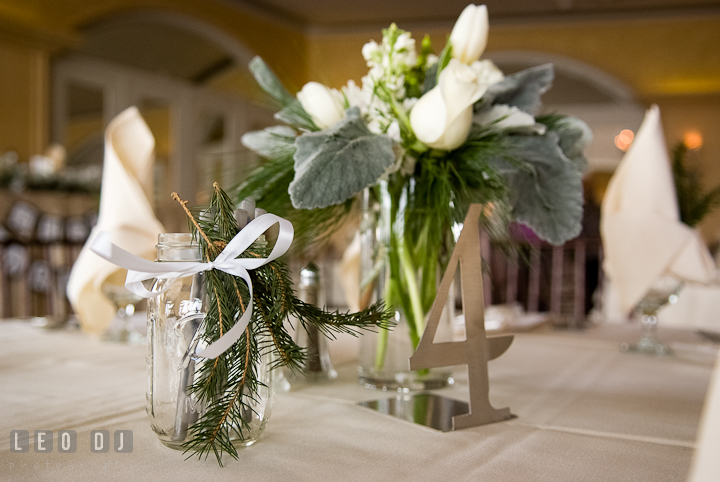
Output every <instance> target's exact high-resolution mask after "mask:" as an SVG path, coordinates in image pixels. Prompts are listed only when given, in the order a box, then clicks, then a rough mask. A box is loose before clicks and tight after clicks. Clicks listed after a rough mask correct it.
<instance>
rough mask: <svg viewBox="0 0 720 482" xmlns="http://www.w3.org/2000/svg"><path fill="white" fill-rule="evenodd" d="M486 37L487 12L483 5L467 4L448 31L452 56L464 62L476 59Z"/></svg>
mask: <svg viewBox="0 0 720 482" xmlns="http://www.w3.org/2000/svg"><path fill="white" fill-rule="evenodd" d="M487 38H488V12H487V7H486V6H485V5H480V6H479V7H478V6H476V5H472V4H471V5H468V6H467V7H465V10H463V11H462V13H461V14H460V16H459V17H458V19H457V22H455V26H454V27H453V29H452V33H450V43H451V44H452V56H453V58H456V59H458V60H459V61H460V62H462V63H464V64H471V63H473V62H474V61H476V60H478V59H479V58H480V56H481V55H482V53H483V52H484V51H485V46H486V45H487Z"/></svg>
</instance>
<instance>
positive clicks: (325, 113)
mask: <svg viewBox="0 0 720 482" xmlns="http://www.w3.org/2000/svg"><path fill="white" fill-rule="evenodd" d="M297 98H298V100H299V101H300V104H302V106H303V109H305V112H307V113H308V114H310V117H312V120H313V121H314V122H315V125H316V126H318V127H319V128H320V129H327V128H328V127H330V126H332V125H335V124H336V123H337V122H339V121H341V120H342V119H343V118H344V117H345V101H344V99H343V95H342V94H341V93H340V92H338V91H337V90H335V89H330V88H329V87H326V86H324V85H322V84H320V83H318V82H308V83H307V84H305V85H304V86H303V88H302V89H301V90H300V92H298V93H297Z"/></svg>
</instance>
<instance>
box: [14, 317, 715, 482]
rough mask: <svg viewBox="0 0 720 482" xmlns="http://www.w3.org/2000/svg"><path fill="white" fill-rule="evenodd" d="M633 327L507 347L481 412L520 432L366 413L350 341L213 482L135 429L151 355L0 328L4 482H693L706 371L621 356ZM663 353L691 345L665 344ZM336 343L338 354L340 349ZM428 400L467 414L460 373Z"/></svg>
mask: <svg viewBox="0 0 720 482" xmlns="http://www.w3.org/2000/svg"><path fill="white" fill-rule="evenodd" d="M634 336H636V333H635V328H634V327H632V326H622V325H612V326H603V327H600V328H590V329H588V330H586V331H584V332H582V333H579V332H574V333H572V332H556V331H548V332H538V333H533V332H531V333H521V334H519V335H516V339H515V341H514V342H513V345H512V346H511V347H510V349H509V350H508V351H507V353H505V354H504V355H503V356H501V357H499V358H498V359H496V360H493V361H492V362H491V363H490V364H489V376H490V400H491V402H492V403H493V405H494V406H496V407H505V406H509V407H510V408H511V410H512V412H513V413H514V414H515V415H517V416H518V418H515V419H512V420H509V421H506V422H501V423H494V424H490V425H485V426H481V427H474V428H471V429H467V430H461V431H457V432H451V433H441V432H438V431H435V430H432V429H429V428H426V427H423V426H420V425H415V424H412V423H409V422H405V421H402V420H398V419H395V418H392V417H388V416H386V415H382V414H379V413H377V412H374V411H371V410H368V409H366V408H362V407H359V406H357V405H356V402H358V401H362V400H377V399H381V398H388V397H391V396H393V394H392V393H389V392H381V391H372V390H366V389H365V388H363V387H361V386H360V385H358V383H357V372H356V369H355V368H356V366H355V363H354V360H348V359H346V362H345V363H339V362H340V361H341V360H339V359H338V358H337V357H335V354H336V351H335V349H336V348H337V353H340V354H342V355H346V354H347V353H348V352H349V351H351V350H350V349H349V347H351V346H352V343H353V342H356V340H355V339H354V338H352V337H350V336H348V337H343V338H342V339H341V340H339V341H338V342H332V343H331V344H330V351H331V356H333V357H334V358H333V362H334V364H335V366H336V367H337V368H338V372H339V377H338V379H337V380H336V381H335V382H334V383H330V384H302V383H300V382H297V381H293V387H292V390H291V391H290V392H288V393H280V394H278V395H277V399H276V404H275V407H274V408H273V414H272V417H271V419H270V421H269V423H268V426H267V429H266V431H265V433H264V434H263V436H262V438H261V439H260V441H259V442H258V443H256V444H255V445H253V446H251V447H248V448H246V449H242V450H239V454H238V456H239V459H238V460H237V461H235V460H232V459H231V458H230V457H226V458H225V460H224V462H225V467H224V468H220V467H218V466H217V463H216V462H215V460H214V457H213V456H212V455H210V456H209V457H208V458H207V460H197V458H191V459H189V460H185V458H186V457H187V454H185V455H183V453H182V452H180V451H175V450H171V449H168V448H166V447H164V446H163V445H162V444H161V443H160V441H159V440H158V439H157V436H156V435H155V434H154V433H153V431H152V429H151V428H150V423H149V421H148V419H147V416H146V414H145V390H146V388H147V374H146V367H145V357H146V348H145V347H144V346H127V345H119V344H109V343H102V342H100V341H99V340H97V339H94V338H91V337H86V336H83V335H82V334H80V333H77V332H66V331H47V330H39V329H36V328H33V327H31V326H29V325H28V324H27V323H21V322H10V321H4V322H0V344H2V346H3V347H4V349H3V350H2V351H0V367H2V369H1V370H0V386H2V387H3V390H2V392H0V400H2V405H3V411H2V414H3V416H2V417H0V433H2V434H3V436H2V438H0V480H12V481H17V482H22V481H30V480H32V481H37V480H47V481H53V482H57V481H74V482H84V481H97V480H102V481H106V482H112V481H128V480H133V481H135V480H137V481H145V480H152V481H155V482H164V481H168V482H177V481H180V480H195V479H197V480H213V481H217V482H222V481H237V480H248V481H258V482H259V481H278V480H294V481H310V482H318V481H325V480H328V481H356V480H357V481H367V480H376V481H386V480H392V481H438V480H452V481H465V480H467V481H478V480H481V481H493V482H504V481H508V482H522V481H532V482H543V481H548V482H564V481H568V482H577V481H633V482H640V481H652V482H658V481H678V480H685V479H686V477H687V475H688V472H689V470H690V467H691V462H692V456H693V447H694V443H695V438H696V431H697V427H698V424H699V421H700V414H701V411H702V406H703V401H704V399H705V394H706V390H707V386H708V382H709V380H710V378H711V375H712V369H713V365H712V364H713V362H714V357H713V358H712V359H711V360H710V361H707V362H702V363H700V362H689V361H688V360H687V359H683V358H682V357H681V356H680V355H678V357H675V358H665V359H656V358H649V357H642V356H630V355H627V354H623V353H621V352H620V351H619V350H618V348H617V347H618V343H619V341H620V340H627V339H632V337H634ZM663 336H664V338H665V339H666V341H668V342H676V343H680V342H682V343H684V344H686V345H693V346H695V344H700V343H701V341H700V339H699V338H698V337H697V336H696V335H694V334H693V333H691V332H688V331H681V330H663ZM337 343H340V344H341V345H342V346H336V344H337ZM455 376H456V384H455V386H453V387H451V388H448V389H444V390H440V391H438V392H437V393H438V394H441V395H444V396H447V397H451V398H456V399H466V396H467V389H468V387H467V381H466V377H465V375H464V369H458V370H456V371H455ZM11 430H27V431H29V432H30V435H31V437H32V435H33V433H34V431H35V430H52V431H53V442H54V449H53V451H52V452H50V453H47V454H42V453H36V452H35V451H34V448H33V447H32V444H31V447H30V451H29V452H27V453H12V452H11V451H10V437H9V435H10V431H11ZM59 430H75V431H76V432H77V451H76V452H74V453H61V452H60V451H59V450H58V449H57V436H58V431H59ZM93 430H108V431H109V435H110V436H111V438H112V436H113V434H114V432H115V431H117V430H132V431H133V450H132V453H117V452H115V451H114V449H113V448H110V450H109V452H107V453H92V452H91V451H90V440H91V431H93Z"/></svg>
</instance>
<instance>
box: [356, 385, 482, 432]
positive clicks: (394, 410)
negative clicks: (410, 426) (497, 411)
mask: <svg viewBox="0 0 720 482" xmlns="http://www.w3.org/2000/svg"><path fill="white" fill-rule="evenodd" d="M358 405H360V406H361V407H366V408H369V409H371V410H376V411H378V412H380V413H382V414H385V415H391V416H393V417H397V418H400V419H402V420H406V421H408V422H413V423H417V424H419V425H425V426H426V427H430V428H434V429H435V430H440V431H442V432H450V431H452V429H453V422H452V419H453V417H454V416H456V415H462V414H465V413H468V412H469V408H468V404H467V403H465V402H461V401H459V400H453V399H452V398H445V397H441V396H439V395H435V394H433V393H417V394H414V395H409V394H398V395H396V396H395V397H391V398H385V399H382V400H370V401H367V402H358Z"/></svg>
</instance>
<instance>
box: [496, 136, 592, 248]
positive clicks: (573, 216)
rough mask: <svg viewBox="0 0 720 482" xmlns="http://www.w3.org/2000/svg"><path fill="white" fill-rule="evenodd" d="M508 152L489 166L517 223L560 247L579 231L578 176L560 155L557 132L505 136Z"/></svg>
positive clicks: (580, 196)
mask: <svg viewBox="0 0 720 482" xmlns="http://www.w3.org/2000/svg"><path fill="white" fill-rule="evenodd" d="M507 142H508V143H509V144H508V150H507V152H506V154H504V155H503V156H497V157H494V158H493V159H492V161H491V164H492V165H493V166H494V167H495V169H496V170H497V172H498V173H499V174H500V175H501V176H502V177H504V178H505V179H506V180H507V183H508V185H509V186H510V204H511V205H512V209H513V214H514V215H515V218H516V219H517V221H519V222H521V223H523V224H526V225H528V226H529V227H530V228H532V229H533V231H535V233H536V234H537V235H538V236H539V237H540V238H542V239H544V240H545V241H547V242H549V243H551V244H554V245H560V244H562V243H564V242H565V241H567V240H569V239H572V238H574V237H576V236H577V235H578V234H580V231H581V229H582V214H583V191H582V174H581V173H580V170H579V169H578V168H577V166H576V165H575V163H573V161H571V160H570V159H568V158H567V157H566V156H565V154H563V151H562V149H560V146H559V145H558V142H559V138H558V135H557V133H555V132H548V133H547V134H546V135H544V136H509V137H508V138H507Z"/></svg>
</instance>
